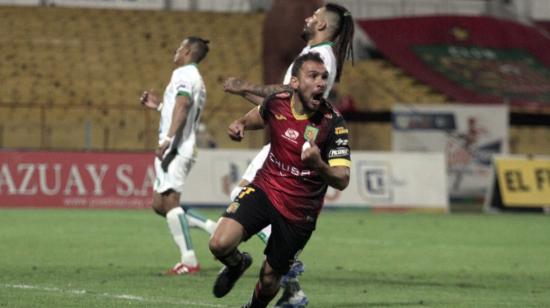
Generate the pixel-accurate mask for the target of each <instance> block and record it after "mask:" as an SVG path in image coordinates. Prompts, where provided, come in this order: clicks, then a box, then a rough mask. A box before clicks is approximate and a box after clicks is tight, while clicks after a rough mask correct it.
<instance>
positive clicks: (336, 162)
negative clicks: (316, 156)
mask: <svg viewBox="0 0 550 308" xmlns="http://www.w3.org/2000/svg"><path fill="white" fill-rule="evenodd" d="M328 165H329V166H331V167H339V166H343V167H351V160H348V159H344V158H337V159H331V160H329V161H328Z"/></svg>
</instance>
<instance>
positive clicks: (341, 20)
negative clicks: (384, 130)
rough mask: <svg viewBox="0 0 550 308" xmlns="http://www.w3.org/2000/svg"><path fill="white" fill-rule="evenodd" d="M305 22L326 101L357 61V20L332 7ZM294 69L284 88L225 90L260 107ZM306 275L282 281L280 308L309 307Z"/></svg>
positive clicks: (298, 267)
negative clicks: (351, 60) (303, 284)
mask: <svg viewBox="0 0 550 308" xmlns="http://www.w3.org/2000/svg"><path fill="white" fill-rule="evenodd" d="M305 22H306V24H305V26H304V30H303V33H302V37H303V38H304V39H305V40H306V41H307V46H306V47H304V49H303V50H302V51H301V52H300V54H299V55H303V54H306V53H310V52H313V53H318V54H319V55H320V56H321V59H322V60H323V62H324V64H325V67H326V69H327V71H328V73H329V77H328V79H327V88H326V90H325V92H324V93H323V97H324V98H325V99H326V98H328V95H329V93H330V90H331V89H332V86H333V85H334V82H337V81H339V80H340V75H341V73H342V67H343V62H344V61H345V60H346V59H347V58H348V57H353V55H352V53H353V46H352V39H353V33H354V24H353V19H352V17H351V14H350V12H349V11H348V10H346V9H345V8H344V7H342V6H340V5H337V4H330V3H329V4H326V5H325V6H323V7H321V8H319V9H318V10H316V11H315V12H314V14H313V15H312V16H311V17H308V18H307V19H306V20H305ZM335 52H336V54H335ZM292 66H293V64H290V66H289V67H288V69H287V71H286V74H285V77H284V80H283V84H282V85H254V84H252V83H250V82H247V81H244V80H241V79H237V78H228V79H227V80H226V82H225V83H224V90H225V91H227V92H230V93H233V94H238V95H242V96H244V97H245V98H247V99H248V100H249V101H250V102H252V103H253V104H256V105H258V104H260V103H261V102H262V101H263V99H264V98H265V97H267V96H269V95H272V94H274V93H277V92H284V91H289V90H290V89H289V88H288V87H287V86H286V85H288V83H289V82H290V77H291V74H290V72H291V71H292ZM269 149H270V144H269V143H268V144H266V145H265V146H264V147H263V148H262V150H261V151H260V152H259V153H258V154H257V155H256V156H255V157H254V159H253V160H252V162H251V163H250V165H249V166H248V168H247V169H246V171H245V172H244V174H243V176H242V178H241V181H240V182H239V183H238V184H237V186H236V187H235V188H234V189H233V190H232V192H231V195H230V198H231V200H233V199H234V198H235V197H236V196H237V195H238V194H239V193H240V192H241V190H242V188H243V187H245V186H246V185H248V184H249V183H250V182H252V181H253V180H254V177H255V176H256V172H257V171H258V169H259V168H261V167H262V165H263V163H264V161H265V159H266V157H267V154H268V153H269ZM270 234H271V226H268V227H266V228H265V229H263V230H262V231H261V232H260V233H258V236H259V237H260V238H261V239H262V240H263V241H264V242H267V239H268V238H269V235H270ZM303 271H304V267H303V264H302V262H300V261H296V262H295V263H294V264H293V266H292V268H291V269H290V271H289V272H288V274H287V275H285V277H284V278H283V280H282V285H283V288H284V293H283V295H282V297H281V298H280V299H279V300H278V301H277V303H276V307H303V306H305V305H307V303H308V299H307V297H306V296H305V294H304V292H303V291H302V290H301V288H300V285H299V284H298V280H297V276H298V275H300V274H301V273H302V272H303Z"/></svg>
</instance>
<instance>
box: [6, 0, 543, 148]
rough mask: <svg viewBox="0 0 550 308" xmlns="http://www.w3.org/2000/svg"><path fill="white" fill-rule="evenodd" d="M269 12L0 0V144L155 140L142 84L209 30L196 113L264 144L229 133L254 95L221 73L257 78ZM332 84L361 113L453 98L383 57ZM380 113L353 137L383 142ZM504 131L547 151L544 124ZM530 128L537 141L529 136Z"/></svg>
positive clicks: (220, 140) (221, 137) (213, 128)
mask: <svg viewBox="0 0 550 308" xmlns="http://www.w3.org/2000/svg"><path fill="white" fill-rule="evenodd" d="M264 18H265V15H264V14H263V13H256V12H255V13H208V12H187V11H185V12H182V11H178V12H170V11H134V10H114V9H83V8H59V7H15V6H14V7H11V6H1V7H0V33H1V34H2V39H1V40H2V44H0V55H1V59H2V65H1V66H0V81H1V84H2V95H1V96H0V108H1V111H2V115H1V119H2V123H1V124H0V130H1V133H2V134H1V136H0V147H3V148H31V149H37V148H43V149H74V150H83V149H84V150H150V149H152V148H154V146H155V143H156V127H157V125H158V117H157V115H156V114H155V113H154V112H152V111H147V110H144V109H143V108H142V107H141V106H139V104H138V97H139V95H140V94H141V92H142V91H143V90H145V89H148V88H155V89H156V90H157V92H158V93H159V94H160V93H162V91H163V89H164V86H165V85H166V82H167V80H166V78H167V76H168V73H169V72H170V71H171V70H172V69H173V66H172V63H171V58H172V56H173V53H174V50H175V48H176V47H177V45H178V44H179V42H180V40H181V39H182V38H183V37H185V36H188V35H199V36H202V37H205V38H207V39H210V40H211V44H210V47H211V52H210V54H209V55H208V57H207V58H206V60H205V61H204V62H203V63H201V66H200V69H201V72H202V74H203V76H204V78H205V83H206V86H207V91H208V102H207V105H206V110H205V112H204V115H203V121H204V123H205V124H206V126H207V127H208V130H209V131H210V132H211V133H212V135H213V137H214V139H215V141H216V143H217V145H218V146H220V147H241V148H257V147H260V146H261V145H262V144H263V143H264V138H263V135H262V134H252V136H251V138H246V139H245V141H243V143H241V144H239V143H233V142H231V141H229V139H228V138H226V127H227V125H228V124H229V122H230V121H231V120H233V119H234V118H235V117H237V116H238V115H240V114H243V113H244V112H246V111H247V110H248V109H249V108H250V105H249V104H247V103H245V102H243V101H242V100H241V99H240V98H238V97H235V96H232V95H227V94H225V93H224V92H223V91H222V89H221V83H222V81H223V80H224V79H225V78H226V77H228V76H230V75H231V76H238V77H242V78H246V79H248V80H251V81H253V82H258V83H259V82H261V78H262V67H261V35H262V33H261V29H262V24H263V21H264ZM338 89H339V92H340V93H341V94H344V95H350V96H351V97H352V98H353V101H354V103H355V108H356V110H357V111H358V112H359V113H361V112H365V113H374V114H375V115H376V113H383V114H386V113H388V112H390V111H391V108H392V106H393V105H394V104H396V103H405V104H409V103H410V104H433V103H437V104H446V103H452V102H453V101H454V99H452V98H451V97H450V96H449V95H445V94H442V93H441V92H438V91H437V90H434V88H433V87H431V86H428V85H426V84H424V83H422V82H420V81H419V79H417V78H415V77H414V76H413V75H411V74H409V73H406V72H405V71H404V70H402V69H401V68H399V67H398V66H396V65H395V64H394V62H390V61H389V60H387V59H384V58H381V59H378V58H376V59H362V60H358V61H356V62H355V65H354V66H351V64H349V63H348V64H346V68H345V69H344V74H343V76H342V82H341V83H340V85H339V87H338ZM514 111H515V112H521V111H522V110H517V109H514ZM537 112H538V111H537ZM379 118H384V119H383V120H378V121H374V122H366V123H361V122H356V121H354V123H353V124H351V125H350V126H352V131H356V132H358V133H355V134H352V136H351V138H352V141H351V142H352V144H353V146H354V148H355V149H358V150H390V148H391V145H390V144H391V141H390V136H391V126H390V124H389V122H388V121H387V119H386V118H385V117H379ZM8 132H9V133H8ZM511 135H512V136H513V137H514V138H515V139H517V141H516V142H515V143H513V144H515V145H516V146H513V147H512V151H513V152H516V153H531V152H533V153H549V152H550V145H548V142H545V141H546V140H547V139H549V138H548V137H547V136H548V135H550V129H548V127H547V126H546V127H545V126H541V127H529V126H522V127H513V128H512V132H511ZM359 136H361V137H359ZM363 136H369V138H367V139H364V138H363ZM533 136H538V137H539V139H540V140H544V141H540V142H536V141H533V142H529V140H532V139H533V138H534V137H533Z"/></svg>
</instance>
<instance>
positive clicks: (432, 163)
mask: <svg viewBox="0 0 550 308" xmlns="http://www.w3.org/2000/svg"><path fill="white" fill-rule="evenodd" d="M256 153H257V152H256V151H250V150H205V149H204V150H200V152H199V156H198V159H197V163H196V164H195V166H194V167H193V169H192V171H191V173H190V175H189V177H188V179H187V181H186V184H185V189H184V193H183V195H182V201H184V202H186V203H189V204H195V205H201V204H204V205H224V204H228V203H229V193H230V192H231V189H232V188H233V187H234V185H235V184H236V183H238V181H239V180H240V177H241V174H242V173H243V172H244V171H245V169H246V167H247V166H248V163H249V162H250V161H251V160H252V158H253V157H254V156H255V155H256ZM351 168H352V169H351V179H350V184H349V186H348V187H347V189H346V190H344V191H342V192H341V191H338V190H335V189H332V188H329V190H328V192H327V195H326V199H325V203H326V206H335V207H341V206H346V207H372V208H385V209H412V208H425V209H437V210H438V211H439V210H441V211H446V210H447V209H448V199H447V184H446V183H447V181H446V174H445V159H444V155H443V154H442V153H388V152H352V167H351Z"/></svg>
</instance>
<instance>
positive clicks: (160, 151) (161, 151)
mask: <svg viewBox="0 0 550 308" xmlns="http://www.w3.org/2000/svg"><path fill="white" fill-rule="evenodd" d="M169 147H170V141H168V140H165V141H163V142H162V143H161V144H159V146H158V147H157V149H156V150H155V155H156V156H157V157H158V159H160V160H162V158H163V157H164V153H165V152H166V150H168V148H169Z"/></svg>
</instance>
